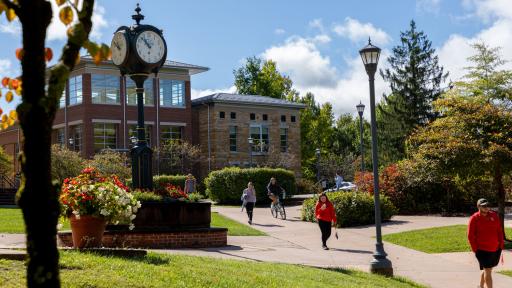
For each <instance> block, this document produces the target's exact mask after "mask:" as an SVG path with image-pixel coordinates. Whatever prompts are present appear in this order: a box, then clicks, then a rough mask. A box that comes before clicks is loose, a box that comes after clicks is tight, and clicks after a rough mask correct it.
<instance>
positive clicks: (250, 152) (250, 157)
mask: <svg viewBox="0 0 512 288" xmlns="http://www.w3.org/2000/svg"><path fill="white" fill-rule="evenodd" d="M247 141H248V142H249V167H251V168H252V144H253V143H254V139H252V137H249V138H247Z"/></svg>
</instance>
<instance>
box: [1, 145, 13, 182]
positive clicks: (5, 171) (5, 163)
mask: <svg viewBox="0 0 512 288" xmlns="http://www.w3.org/2000/svg"><path fill="white" fill-rule="evenodd" d="M12 164H13V163H12V157H11V156H9V155H8V154H6V153H5V151H4V149H3V148H2V147H0V176H9V175H11V174H12V172H13V166H12Z"/></svg>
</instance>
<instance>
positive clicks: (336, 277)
mask: <svg viewBox="0 0 512 288" xmlns="http://www.w3.org/2000/svg"><path fill="white" fill-rule="evenodd" d="M60 259H61V260H60V266H61V281H62V287H95V288H107V287H154V288H158V287H237V288H238V287H354V288H355V287H358V288H367V287H383V288H403V287H404V288H405V287H424V286H421V285H418V284H415V283H413V282H411V281H408V280H405V279H403V278H386V277H383V276H378V275H373V274H369V273H364V272H359V271H354V270H342V269H338V270H336V271H333V270H326V269H319V268H312V267H306V266H299V265H290V264H276V263H255V262H249V261H238V260H223V259H216V258H207V257H194V256H184V255H163V254H156V253H150V254H148V255H147V256H145V257H139V258H129V259H127V258H119V257H108V256H98V255H95V254H89V253H79V252H61V258H60ZM0 271H2V273H0V287H4V288H14V287H25V286H26V283H25V265H24V263H23V262H21V261H9V260H0Z"/></svg>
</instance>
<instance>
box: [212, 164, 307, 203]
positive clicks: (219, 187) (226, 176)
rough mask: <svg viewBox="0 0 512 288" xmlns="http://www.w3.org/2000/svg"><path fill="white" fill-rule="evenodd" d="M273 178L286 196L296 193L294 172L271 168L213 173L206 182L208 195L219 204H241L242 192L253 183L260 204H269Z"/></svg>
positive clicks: (232, 169)
mask: <svg viewBox="0 0 512 288" xmlns="http://www.w3.org/2000/svg"><path fill="white" fill-rule="evenodd" d="M271 177H275V178H276V179H277V182H278V183H279V184H280V185H281V186H282V187H283V188H284V189H285V190H286V195H287V196H291V195H294V194H295V193H296V190H297V188H296V185H295V176H294V174H293V172H292V171H289V170H284V169H271V168H249V169H241V168H238V167H228V168H224V169H222V170H217V171H213V172H211V173H210V174H209V175H208V177H207V178H206V179H205V180H204V183H205V185H206V195H207V196H208V197H209V198H210V199H212V200H213V201H216V202H218V203H240V196H241V195H242V191H243V190H244V189H245V188H247V183H248V182H249V181H252V182H253V183H254V188H255V189H256V198H257V201H258V202H263V203H267V202H270V199H268V197H267V184H268V182H269V181H270V178H271Z"/></svg>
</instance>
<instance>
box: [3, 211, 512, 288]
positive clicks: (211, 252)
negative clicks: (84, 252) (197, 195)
mask: <svg viewBox="0 0 512 288" xmlns="http://www.w3.org/2000/svg"><path fill="white" fill-rule="evenodd" d="M214 211H217V212H219V213H221V214H223V215H225V216H227V217H229V218H231V219H234V220H237V221H239V222H241V223H246V221H247V216H246V214H245V213H241V212H240V208H238V207H236V208H234V207H214ZM287 214H288V219H287V220H286V221H283V220H280V219H274V218H272V217H271V215H270V211H269V209H268V208H256V209H255V215H254V223H253V227H254V228H255V229H258V230H261V231H263V232H265V233H267V234H268V235H269V236H256V237H249V236H238V237H228V244H229V246H227V247H221V248H209V249H176V250H156V251H157V252H161V253H170V254H187V255H196V256H211V257H220V258H227V259H239V260H248V261H257V262H262V261H271V262H281V263H293V264H303V265H311V266H317V267H345V268H356V269H360V270H363V271H369V263H370V261H371V260H372V253H373V251H374V248H375V240H374V238H373V237H374V235H375V227H373V226H365V227H356V228H347V229H338V234H339V236H340V239H339V240H336V239H335V238H334V236H333V237H331V239H330V240H329V242H328V246H329V247H330V248H331V250H329V251H324V250H322V249H321V241H320V231H319V229H318V226H317V225H316V224H315V223H307V222H302V221H300V218H299V217H300V206H295V207H288V208H287ZM467 221H468V218H466V217H450V218H446V217H434V216H397V217H395V218H393V221H391V222H390V223H386V224H384V227H383V234H388V233H396V232H402V231H408V230H416V229H422V228H428V227H437V226H448V225H455V224H467ZM506 225H507V227H510V226H511V225H512V220H508V221H507V223H506ZM24 241H25V237H24V235H19V234H0V249H1V248H22V247H24V246H25V243H24ZM384 247H385V250H386V252H387V253H388V258H389V259H390V260H391V261H392V263H393V268H394V273H395V275H399V276H404V277H407V278H409V279H411V280H413V281H416V282H418V283H422V284H425V285H428V286H430V287H443V288H444V287H451V288H457V287H461V288H462V287H463V288H466V287H476V286H477V283H478V282H479V270H478V264H477V261H476V259H474V257H473V255H472V253H446V254H426V253H423V252H419V251H415V250H411V249H407V248H404V247H401V246H397V245H393V244H391V243H385V244H384ZM497 270H512V252H511V251H506V252H505V266H502V265H501V264H500V265H499V266H498V269H497ZM494 283H495V286H494V287H497V288H500V287H512V277H508V276H504V275H501V274H497V273H495V274H494Z"/></svg>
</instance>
